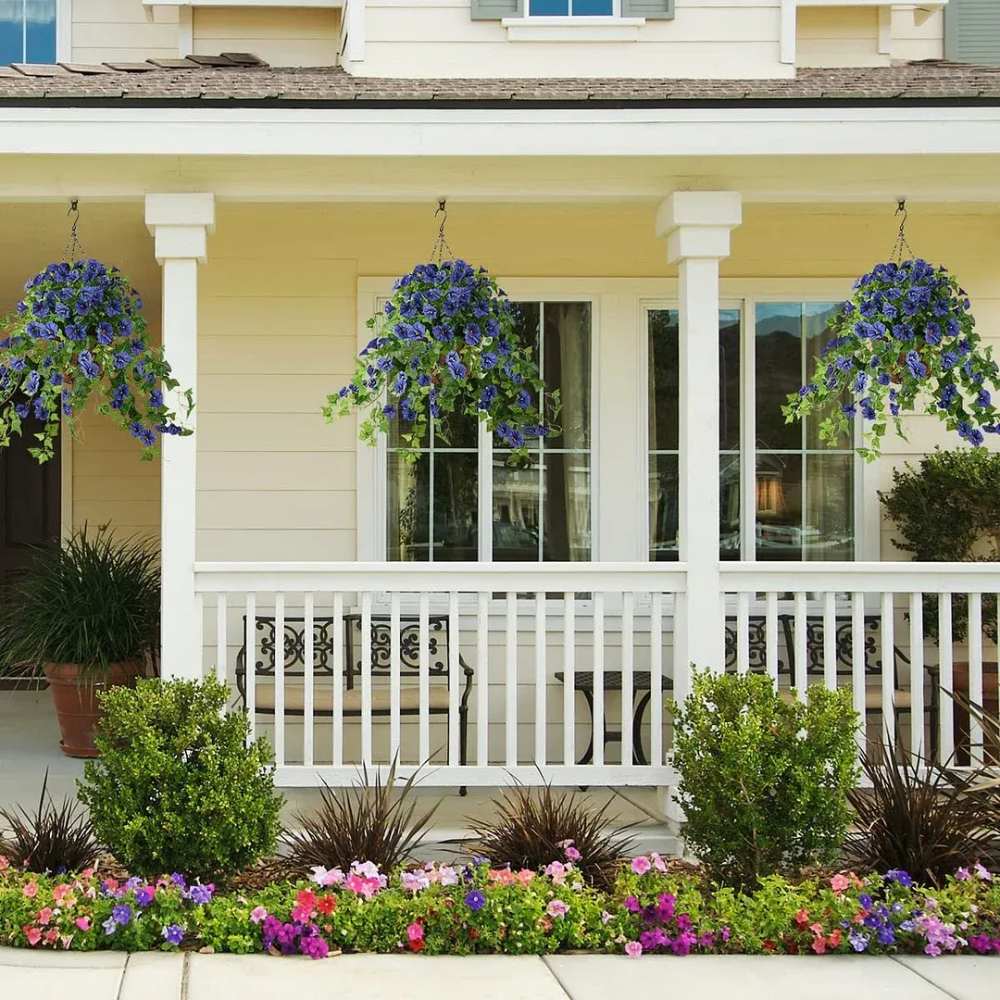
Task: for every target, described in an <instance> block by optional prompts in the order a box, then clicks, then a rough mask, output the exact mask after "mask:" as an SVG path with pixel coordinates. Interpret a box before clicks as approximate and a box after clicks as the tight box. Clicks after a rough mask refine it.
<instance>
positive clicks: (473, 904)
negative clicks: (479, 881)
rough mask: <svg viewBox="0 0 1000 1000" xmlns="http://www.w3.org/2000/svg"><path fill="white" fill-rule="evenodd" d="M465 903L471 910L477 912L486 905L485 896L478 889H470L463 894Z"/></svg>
mask: <svg viewBox="0 0 1000 1000" xmlns="http://www.w3.org/2000/svg"><path fill="white" fill-rule="evenodd" d="M465 905H466V906H467V907H468V908H469V909H470V910H472V911H473V912H477V911H479V910H481V909H482V908H483V907H484V906H485V905H486V897H485V896H484V895H483V893H482V892H481V891H480V890H479V889H470V890H469V891H468V892H467V893H466V894H465Z"/></svg>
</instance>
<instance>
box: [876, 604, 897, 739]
mask: <svg viewBox="0 0 1000 1000" xmlns="http://www.w3.org/2000/svg"><path fill="white" fill-rule="evenodd" d="M895 614H896V610H895V605H894V602H893V595H892V594H883V595H882V621H881V628H880V629H879V631H880V632H881V635H882V734H883V738H884V740H885V742H886V744H887V745H888V746H890V747H894V746H895V745H896V642H895V631H896V622H895Z"/></svg>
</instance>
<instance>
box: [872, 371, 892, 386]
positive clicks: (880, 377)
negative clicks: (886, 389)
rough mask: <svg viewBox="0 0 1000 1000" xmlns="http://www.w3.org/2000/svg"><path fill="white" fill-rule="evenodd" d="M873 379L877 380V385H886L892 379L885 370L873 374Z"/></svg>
mask: <svg viewBox="0 0 1000 1000" xmlns="http://www.w3.org/2000/svg"><path fill="white" fill-rule="evenodd" d="M875 381H876V382H878V384H879V385H888V384H889V383H890V382H891V381H892V379H891V378H890V377H889V375H888V373H887V372H879V373H878V374H877V375H876V376H875Z"/></svg>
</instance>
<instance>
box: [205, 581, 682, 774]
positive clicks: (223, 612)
mask: <svg viewBox="0 0 1000 1000" xmlns="http://www.w3.org/2000/svg"><path fill="white" fill-rule="evenodd" d="M685 580H686V573H685V567H684V566H682V565H674V566H670V567H669V568H666V569H665V568H663V566H662V565H648V564H631V563H629V564H615V563H588V564H572V563H563V564H542V565H535V564H525V565H511V564H506V565H504V564H494V565H479V564H462V563H452V564H441V563H438V564H414V563H411V564H398V563H375V564H373V563H336V564H325V563H296V564H290V563H266V564H259V563H202V564H198V565H197V566H196V571H195V589H196V592H197V594H198V599H199V601H200V603H201V607H202V619H203V622H204V625H205V640H206V641H205V642H204V644H203V648H204V650H205V661H206V662H205V666H206V667H207V668H208V669H211V670H214V671H215V672H216V673H217V674H218V676H219V677H220V678H225V679H227V680H228V681H229V682H230V683H234V682H236V683H235V684H234V686H236V687H238V688H239V689H240V691H241V700H242V701H243V702H244V703H245V706H246V709H247V711H248V714H249V716H250V720H251V725H252V726H253V727H254V728H255V730H259V729H266V730H267V731H268V735H269V736H270V738H271V740H272V742H273V745H274V750H275V758H276V761H277V766H278V774H277V778H278V781H279V783H281V784H283V785H313V784H318V783H319V782H320V781H321V780H323V781H326V782H327V783H330V784H335V783H339V784H348V783H351V782H352V781H354V780H355V779H356V778H357V774H358V769H359V766H361V765H364V766H365V767H367V768H368V770H369V771H372V770H373V769H375V768H378V767H382V768H385V766H386V765H387V764H388V762H389V761H391V760H393V759H395V758H397V757H398V759H399V762H400V764H401V768H400V770H401V773H408V772H410V771H412V770H413V768H414V767H417V766H419V765H421V764H423V763H425V762H427V763H426V767H425V769H424V778H423V780H424V781H425V783H429V784H438V785H497V784H506V783H508V782H509V781H511V780H512V779H514V778H516V779H517V780H519V781H521V782H524V783H529V784H531V783H538V782H540V781H542V780H552V781H554V782H556V783H557V784H565V785H572V784H603V785H653V786H668V785H671V784H673V772H672V770H671V769H670V768H669V767H667V766H666V765H665V764H664V763H663V760H664V725H665V721H666V720H665V718H664V715H665V712H664V702H665V699H666V695H667V694H668V693H669V690H670V687H671V685H672V683H673V681H672V679H671V678H672V676H673V673H674V669H675V667H674V664H673V663H672V660H671V657H670V641H669V637H670V636H671V634H672V632H673V629H674V626H675V623H676V617H675V616H676V613H677V611H678V605H679V604H680V603H682V602H678V601H677V600H676V598H677V596H678V595H679V594H682V593H683V591H684V587H685ZM262 626H263V627H262ZM319 647H322V648H319ZM241 678H242V680H241ZM444 691H446V692H447V696H446V697H447V704H446V705H445V704H443V701H444V697H443V692H444ZM581 695H583V697H584V699H585V704H586V706H587V708H589V712H586V711H583V706H581V705H580V704H579V701H580V696H581ZM637 710H638V711H637ZM612 742H613V743H617V744H619V745H620V753H618V754H617V757H618V761H617V762H616V761H614V760H613V759H612V758H611V755H610V754H607V753H606V752H605V749H606V746H610V745H612ZM588 744H589V750H585V749H584V748H586V747H587V745H588ZM463 758H464V763H463Z"/></svg>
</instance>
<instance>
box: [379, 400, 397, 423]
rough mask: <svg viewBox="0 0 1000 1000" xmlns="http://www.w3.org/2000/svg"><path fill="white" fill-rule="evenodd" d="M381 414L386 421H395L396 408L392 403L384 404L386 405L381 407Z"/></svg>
mask: <svg viewBox="0 0 1000 1000" xmlns="http://www.w3.org/2000/svg"><path fill="white" fill-rule="evenodd" d="M382 413H383V414H384V416H385V417H386V419H387V420H395V419H396V407H395V406H394V405H393V404H392V403H386V405H385V406H383V407H382Z"/></svg>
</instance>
